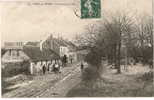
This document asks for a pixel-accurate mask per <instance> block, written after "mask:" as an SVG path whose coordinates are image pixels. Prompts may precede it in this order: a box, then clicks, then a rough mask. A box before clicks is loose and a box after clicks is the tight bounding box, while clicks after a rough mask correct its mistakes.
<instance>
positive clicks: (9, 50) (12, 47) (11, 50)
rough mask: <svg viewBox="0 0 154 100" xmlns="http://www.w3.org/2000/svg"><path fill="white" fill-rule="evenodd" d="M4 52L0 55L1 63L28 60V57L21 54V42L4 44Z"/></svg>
mask: <svg viewBox="0 0 154 100" xmlns="http://www.w3.org/2000/svg"><path fill="white" fill-rule="evenodd" d="M4 49H5V52H3V55H2V57H1V58H2V59H1V60H2V62H3V63H9V62H22V61H24V60H27V59H29V58H28V56H27V55H26V54H25V53H24V52H23V43H22V42H6V43H5V44H4Z"/></svg>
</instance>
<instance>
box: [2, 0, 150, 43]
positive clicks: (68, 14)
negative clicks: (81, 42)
mask: <svg viewBox="0 0 154 100" xmlns="http://www.w3.org/2000/svg"><path fill="white" fill-rule="evenodd" d="M18 1H19V0H18ZM49 1H51V0H49ZM79 1H80V0H52V3H58V2H59V3H66V5H29V3H21V2H18V3H15V2H1V3H0V5H1V9H0V10H1V11H0V12H1V13H0V16H1V22H2V23H1V28H2V29H1V42H2V43H1V44H2V45H3V42H4V41H39V40H41V39H42V38H43V37H45V36H46V35H47V34H48V33H53V34H54V35H57V34H58V33H59V34H62V36H63V37H65V38H72V37H73V36H74V35H75V34H78V33H82V32H83V31H84V27H85V26H86V25H88V24H89V23H94V22H95V21H96V20H97V21H100V20H103V17H104V16H105V14H106V13H112V12H116V11H119V10H129V11H131V12H135V14H136V12H137V14H142V13H148V14H150V13H151V12H152V0H101V8H102V12H101V13H102V17H101V18H100V19H80V18H79V17H77V16H76V15H75V14H74V10H75V9H77V10H79V12H80V9H79V5H80V2H79ZM69 3H75V5H68V4H69Z"/></svg>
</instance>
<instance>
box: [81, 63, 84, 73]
mask: <svg viewBox="0 0 154 100" xmlns="http://www.w3.org/2000/svg"><path fill="white" fill-rule="evenodd" d="M83 69H84V65H83V62H81V71H83Z"/></svg>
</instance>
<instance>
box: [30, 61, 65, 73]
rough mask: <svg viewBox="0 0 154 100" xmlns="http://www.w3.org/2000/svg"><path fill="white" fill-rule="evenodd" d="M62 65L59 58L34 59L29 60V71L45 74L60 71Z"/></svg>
mask: <svg viewBox="0 0 154 100" xmlns="http://www.w3.org/2000/svg"><path fill="white" fill-rule="evenodd" d="M61 67H62V62H61V60H51V61H35V62H31V65H30V73H31V74H41V73H42V74H46V73H47V72H52V71H53V72H55V73H57V72H60V68H61Z"/></svg>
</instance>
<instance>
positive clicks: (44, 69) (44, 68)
mask: <svg viewBox="0 0 154 100" xmlns="http://www.w3.org/2000/svg"><path fill="white" fill-rule="evenodd" d="M42 69H43V74H45V72H46V66H45V64H44V65H43V67H42Z"/></svg>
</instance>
